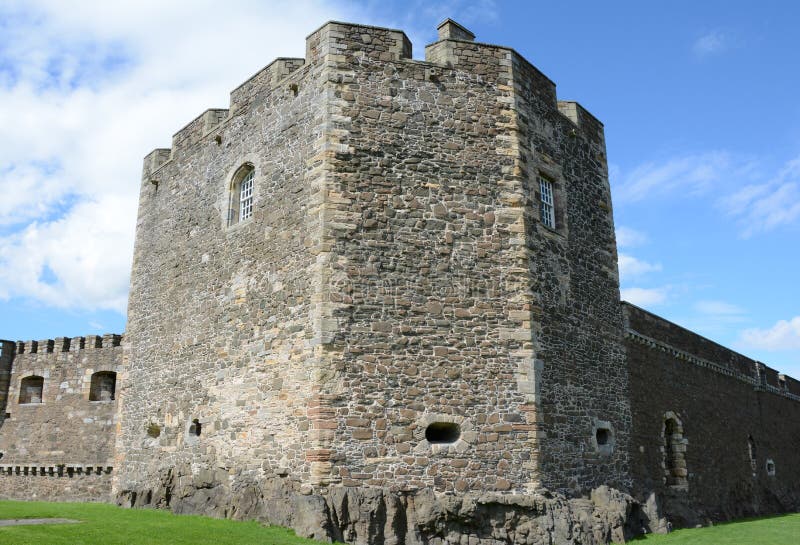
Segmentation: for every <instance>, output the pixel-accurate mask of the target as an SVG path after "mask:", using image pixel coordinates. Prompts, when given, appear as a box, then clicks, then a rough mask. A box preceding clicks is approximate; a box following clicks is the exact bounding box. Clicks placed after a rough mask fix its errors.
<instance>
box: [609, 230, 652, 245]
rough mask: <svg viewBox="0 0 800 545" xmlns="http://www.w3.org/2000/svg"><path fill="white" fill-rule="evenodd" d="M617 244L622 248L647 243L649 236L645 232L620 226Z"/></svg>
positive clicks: (617, 231) (617, 232)
mask: <svg viewBox="0 0 800 545" xmlns="http://www.w3.org/2000/svg"><path fill="white" fill-rule="evenodd" d="M616 234H617V246H618V247H620V248H633V247H636V246H641V245H642V244H646V243H647V241H648V237H647V235H646V234H645V233H643V232H641V231H637V230H636V229H631V228H630V227H624V226H620V227H617V228H616Z"/></svg>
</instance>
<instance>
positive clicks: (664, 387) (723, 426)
mask: <svg viewBox="0 0 800 545" xmlns="http://www.w3.org/2000/svg"><path fill="white" fill-rule="evenodd" d="M622 307H623V310H624V313H625V316H626V321H627V327H628V335H627V339H626V345H627V352H628V365H629V369H630V381H631V402H632V412H633V435H632V440H631V447H630V452H631V454H630V456H631V470H632V474H633V477H634V482H635V487H634V490H635V495H636V496H637V499H638V500H640V501H642V502H643V503H644V502H646V501H647V500H648V498H649V496H650V494H652V493H653V492H655V494H656V497H657V498H658V500H659V502H660V507H661V513H660V515H661V516H664V517H666V518H667V519H668V520H671V521H672V522H673V523H675V524H678V525H692V524H697V523H706V522H708V521H709V520H711V521H719V520H727V519H731V518H737V517H745V516H754V515H762V514H769V513H781V512H787V511H796V510H798V509H800V466H798V464H797V453H798V452H800V397H798V396H800V382H798V381H796V380H794V379H792V378H788V377H787V378H786V386H785V388H784V386H783V385H782V384H781V383H780V382H779V380H778V374H777V372H775V371H774V370H772V369H769V368H763V371H762V373H761V375H763V376H764V383H762V380H761V378H760V375H759V372H758V371H757V370H756V369H757V365H760V364H757V362H755V361H753V360H751V359H749V358H746V357H744V356H742V355H740V354H737V353H735V352H733V351H731V350H729V349H727V348H724V347H722V346H719V345H717V344H715V343H713V342H711V341H709V340H707V339H704V338H703V337H700V336H699V335H696V334H694V333H692V332H690V331H687V330H685V329H683V328H681V327H679V326H677V325H675V324H672V323H670V322H667V321H666V320H664V319H662V318H659V317H658V316H655V315H653V314H650V313H648V312H646V311H644V310H642V309H639V308H637V307H634V306H632V305H630V304H627V303H623V304H622ZM667 413H672V414H674V415H675V416H676V417H677V419H679V420H680V422H681V424H682V435H683V446H682V448H681V447H680V446H679V448H678V450H679V451H682V454H683V456H682V458H683V460H684V461H685V469H686V487H681V486H669V485H668V484H667V482H666V475H665V470H667V469H669V468H667V467H665V461H667V457H666V452H665V449H666V448H667V447H666V446H665V445H666V441H665V438H664V421H665V415H666V414H667ZM670 416H671V415H670ZM749 438H752V440H753V445H754V456H753V457H752V458H751V456H750V446H749ZM768 460H772V461H773V463H774V466H775V475H774V476H771V475H769V474H768V471H767V461H768ZM667 465H668V463H667ZM651 501H652V500H651Z"/></svg>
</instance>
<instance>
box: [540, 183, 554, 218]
mask: <svg viewBox="0 0 800 545" xmlns="http://www.w3.org/2000/svg"><path fill="white" fill-rule="evenodd" d="M539 201H540V206H539V211H540V213H541V216H542V224H543V225H544V226H545V227H547V228H548V229H555V228H556V204H555V188H554V187H553V182H551V181H550V180H548V179H547V178H545V177H544V176H539Z"/></svg>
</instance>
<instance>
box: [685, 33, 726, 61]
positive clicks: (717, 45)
mask: <svg viewBox="0 0 800 545" xmlns="http://www.w3.org/2000/svg"><path fill="white" fill-rule="evenodd" d="M728 44H729V38H728V36H726V35H725V34H724V33H722V32H721V31H719V30H712V31H711V32H707V33H706V34H703V35H702V36H700V37H699V38H697V39H696V40H695V41H694V43H693V44H692V51H693V52H694V54H695V55H697V56H698V57H708V56H710V55H714V54H716V53H721V52H723V51H725V50H726V49H727V48H728Z"/></svg>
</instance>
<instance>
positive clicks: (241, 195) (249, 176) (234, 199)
mask: <svg viewBox="0 0 800 545" xmlns="http://www.w3.org/2000/svg"><path fill="white" fill-rule="evenodd" d="M255 183H256V171H255V168H254V167H253V165H252V164H251V163H245V164H244V165H242V166H241V167H240V168H239V169H238V170H237V171H236V174H234V176H233V179H232V180H231V184H230V188H229V193H228V195H229V201H228V203H229V206H228V226H232V225H236V224H237V223H242V222H243V221H246V220H248V219H250V218H251V217H252V216H253V201H254V200H255Z"/></svg>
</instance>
